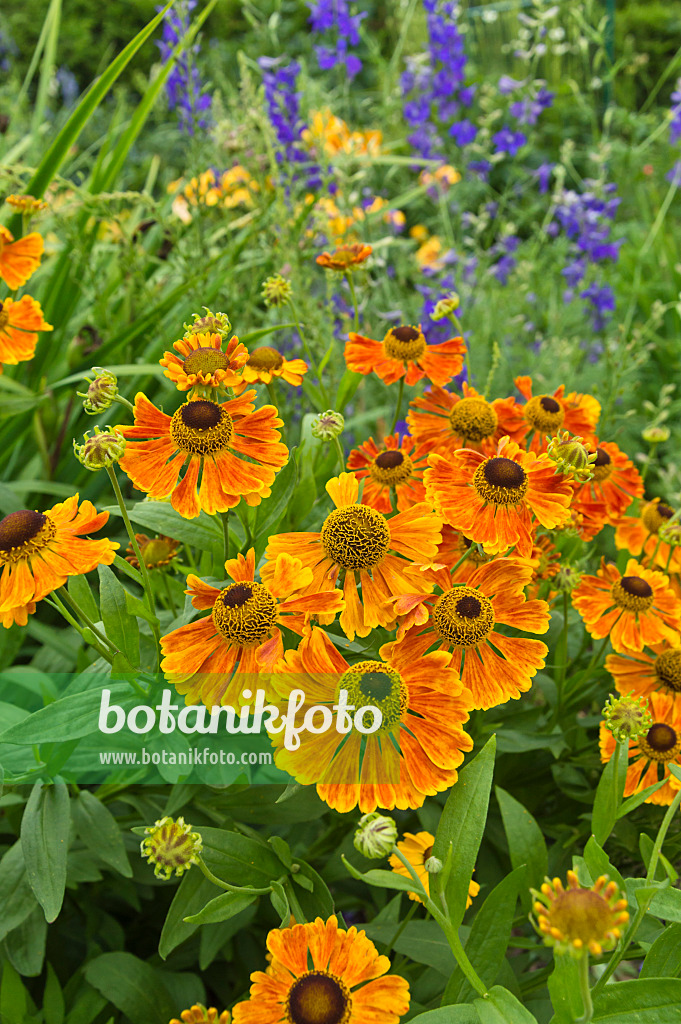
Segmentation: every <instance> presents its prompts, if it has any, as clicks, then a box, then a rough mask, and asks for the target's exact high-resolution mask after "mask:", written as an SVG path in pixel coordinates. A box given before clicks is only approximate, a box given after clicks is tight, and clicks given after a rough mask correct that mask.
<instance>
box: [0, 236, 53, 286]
mask: <svg viewBox="0 0 681 1024" xmlns="http://www.w3.org/2000/svg"><path fill="white" fill-rule="evenodd" d="M42 254H43V238H42V235H39V234H38V232H37V231H32V232H31V234H30V235H25V236H24V237H23V238H18V239H17V240H16V241H15V240H14V235H13V234H12V232H11V231H8V230H7V228H5V227H3V226H2V225H1V224H0V279H2V280H3V281H4V282H5V284H6V285H7V287H8V288H11V290H12V291H14V290H15V288H21V286H22V284H26V282H27V281H28V279H29V277H30V276H31V274H33V273H34V272H35V271H36V270H37V269H38V267H39V266H40V257H41V256H42Z"/></svg>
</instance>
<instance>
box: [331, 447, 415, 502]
mask: <svg viewBox="0 0 681 1024" xmlns="http://www.w3.org/2000/svg"><path fill="white" fill-rule="evenodd" d="M430 447H431V446H430V445H428V444H420V445H418V446H416V447H415V446H414V441H413V439H412V438H411V437H409V435H408V434H405V435H404V436H403V437H402V438H401V439H400V436H399V434H390V435H388V437H384V438H383V441H382V443H381V445H380V447H379V446H378V445H377V444H376V443H375V442H374V439H373V437H370V438H369V440H368V441H365V442H364V443H363V444H361V445H360V446H359V448H354V449H353V450H352V451H351V452H350V455H349V456H348V461H347V468H348V469H349V470H352V471H353V472H354V474H355V476H356V477H357V479H358V480H364V490H363V491H362V504H363V505H371V507H372V508H375V509H377V511H379V512H394V511H395V509H394V507H393V506H394V504H397V508H398V510H399V511H400V512H402V511H404V509H407V508H411V506H412V505H416V504H417V503H418V502H423V501H425V498H426V492H425V489H424V486H423V473H424V470H425V468H426V465H427V462H426V458H427V453H428V451H429V450H430ZM393 495H394V499H395V500H394V501H393Z"/></svg>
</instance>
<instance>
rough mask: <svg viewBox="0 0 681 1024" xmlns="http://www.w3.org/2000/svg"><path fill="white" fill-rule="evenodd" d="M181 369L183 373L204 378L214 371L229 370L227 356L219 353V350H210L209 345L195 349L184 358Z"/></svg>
mask: <svg viewBox="0 0 681 1024" xmlns="http://www.w3.org/2000/svg"><path fill="white" fill-rule="evenodd" d="M183 369H184V372H185V373H188V374H194V373H202V374H203V375H204V377H205V376H207V375H208V374H210V373H214V372H215V371H216V370H227V369H229V356H228V355H226V354H225V353H224V352H221V351H220V349H219V348H212V346H210V345H209V346H207V347H205V348H195V349H194V351H193V352H190V353H189V355H188V356H186V358H185V360H184V363H183Z"/></svg>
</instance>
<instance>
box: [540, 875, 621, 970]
mask: <svg viewBox="0 0 681 1024" xmlns="http://www.w3.org/2000/svg"><path fill="white" fill-rule="evenodd" d="M567 880H568V887H567V889H565V888H563V883H562V882H561V880H560V878H554V879H553V881H551V880H550V879H548V878H547V879H546V881H545V882H544V884H543V885H542V887H541V892H537V891H536V890H535V889H533V890H532V895H533V896H534V897H535V903H534V907H533V909H534V913H535V915H536V919H533V920H532V923H533V924H534V926H535V928H536V929H537V931H538V932H539V934H540V935H542V936H543V937H544V942H545V944H546V945H547V946H553V947H554V948H555V950H556V952H557V953H563V954H564V953H569V954H571V955H572V956H576V957H579V956H583V955H585V954H586V953H587V951H588V952H589V953H593V954H594V956H600V954H601V953H602V952H603V950H604V949H612V947H613V946H614V945H615V943H616V942H617V940H618V939H619V937H620V935H621V934H622V929H621V926H622V925H623V924H626V922H627V921H628V920H629V914H628V912H627V901H626V900H625V899H621V898H620V891H619V889H618V887H617V883H616V882H609V881H608V877H607V875H601V876H600V878H597V879H596V881H595V882H594V884H593V885H592V886H591V888H585V887H584V886H581V885H580V884H579V879H578V878H577V875H576V874H575V872H574V871H568V873H567Z"/></svg>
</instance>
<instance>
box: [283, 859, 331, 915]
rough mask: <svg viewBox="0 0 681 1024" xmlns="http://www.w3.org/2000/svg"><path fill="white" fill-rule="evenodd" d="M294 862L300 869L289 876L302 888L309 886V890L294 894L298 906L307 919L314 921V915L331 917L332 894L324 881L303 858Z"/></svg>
mask: <svg viewBox="0 0 681 1024" xmlns="http://www.w3.org/2000/svg"><path fill="white" fill-rule="evenodd" d="M296 863H297V864H298V866H299V867H300V870H299V871H298V872H297V874H294V875H292V876H291V877H292V879H293V881H294V882H295V883H296V885H302V886H303V889H304V890H307V889H308V887H309V891H303V892H298V893H297V894H296V895H297V897H298V902H299V903H300V907H301V909H302V911H303V913H304V914H305V916H306V917H307V919H308V921H314V919H315V918H316V917H323V918H324V919H326V918H328V917H331V915H332V914H333V909H334V907H333V896H332V895H331V893H330V892H329V887H328V886H327V884H326V882H325V881H324V879H323V878H322V876H321V875H320V874H318V872H317V871H315V869H314V868H313V867H310V865H309V864H307V863H306V862H305V861H304V860H297V861H296Z"/></svg>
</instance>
